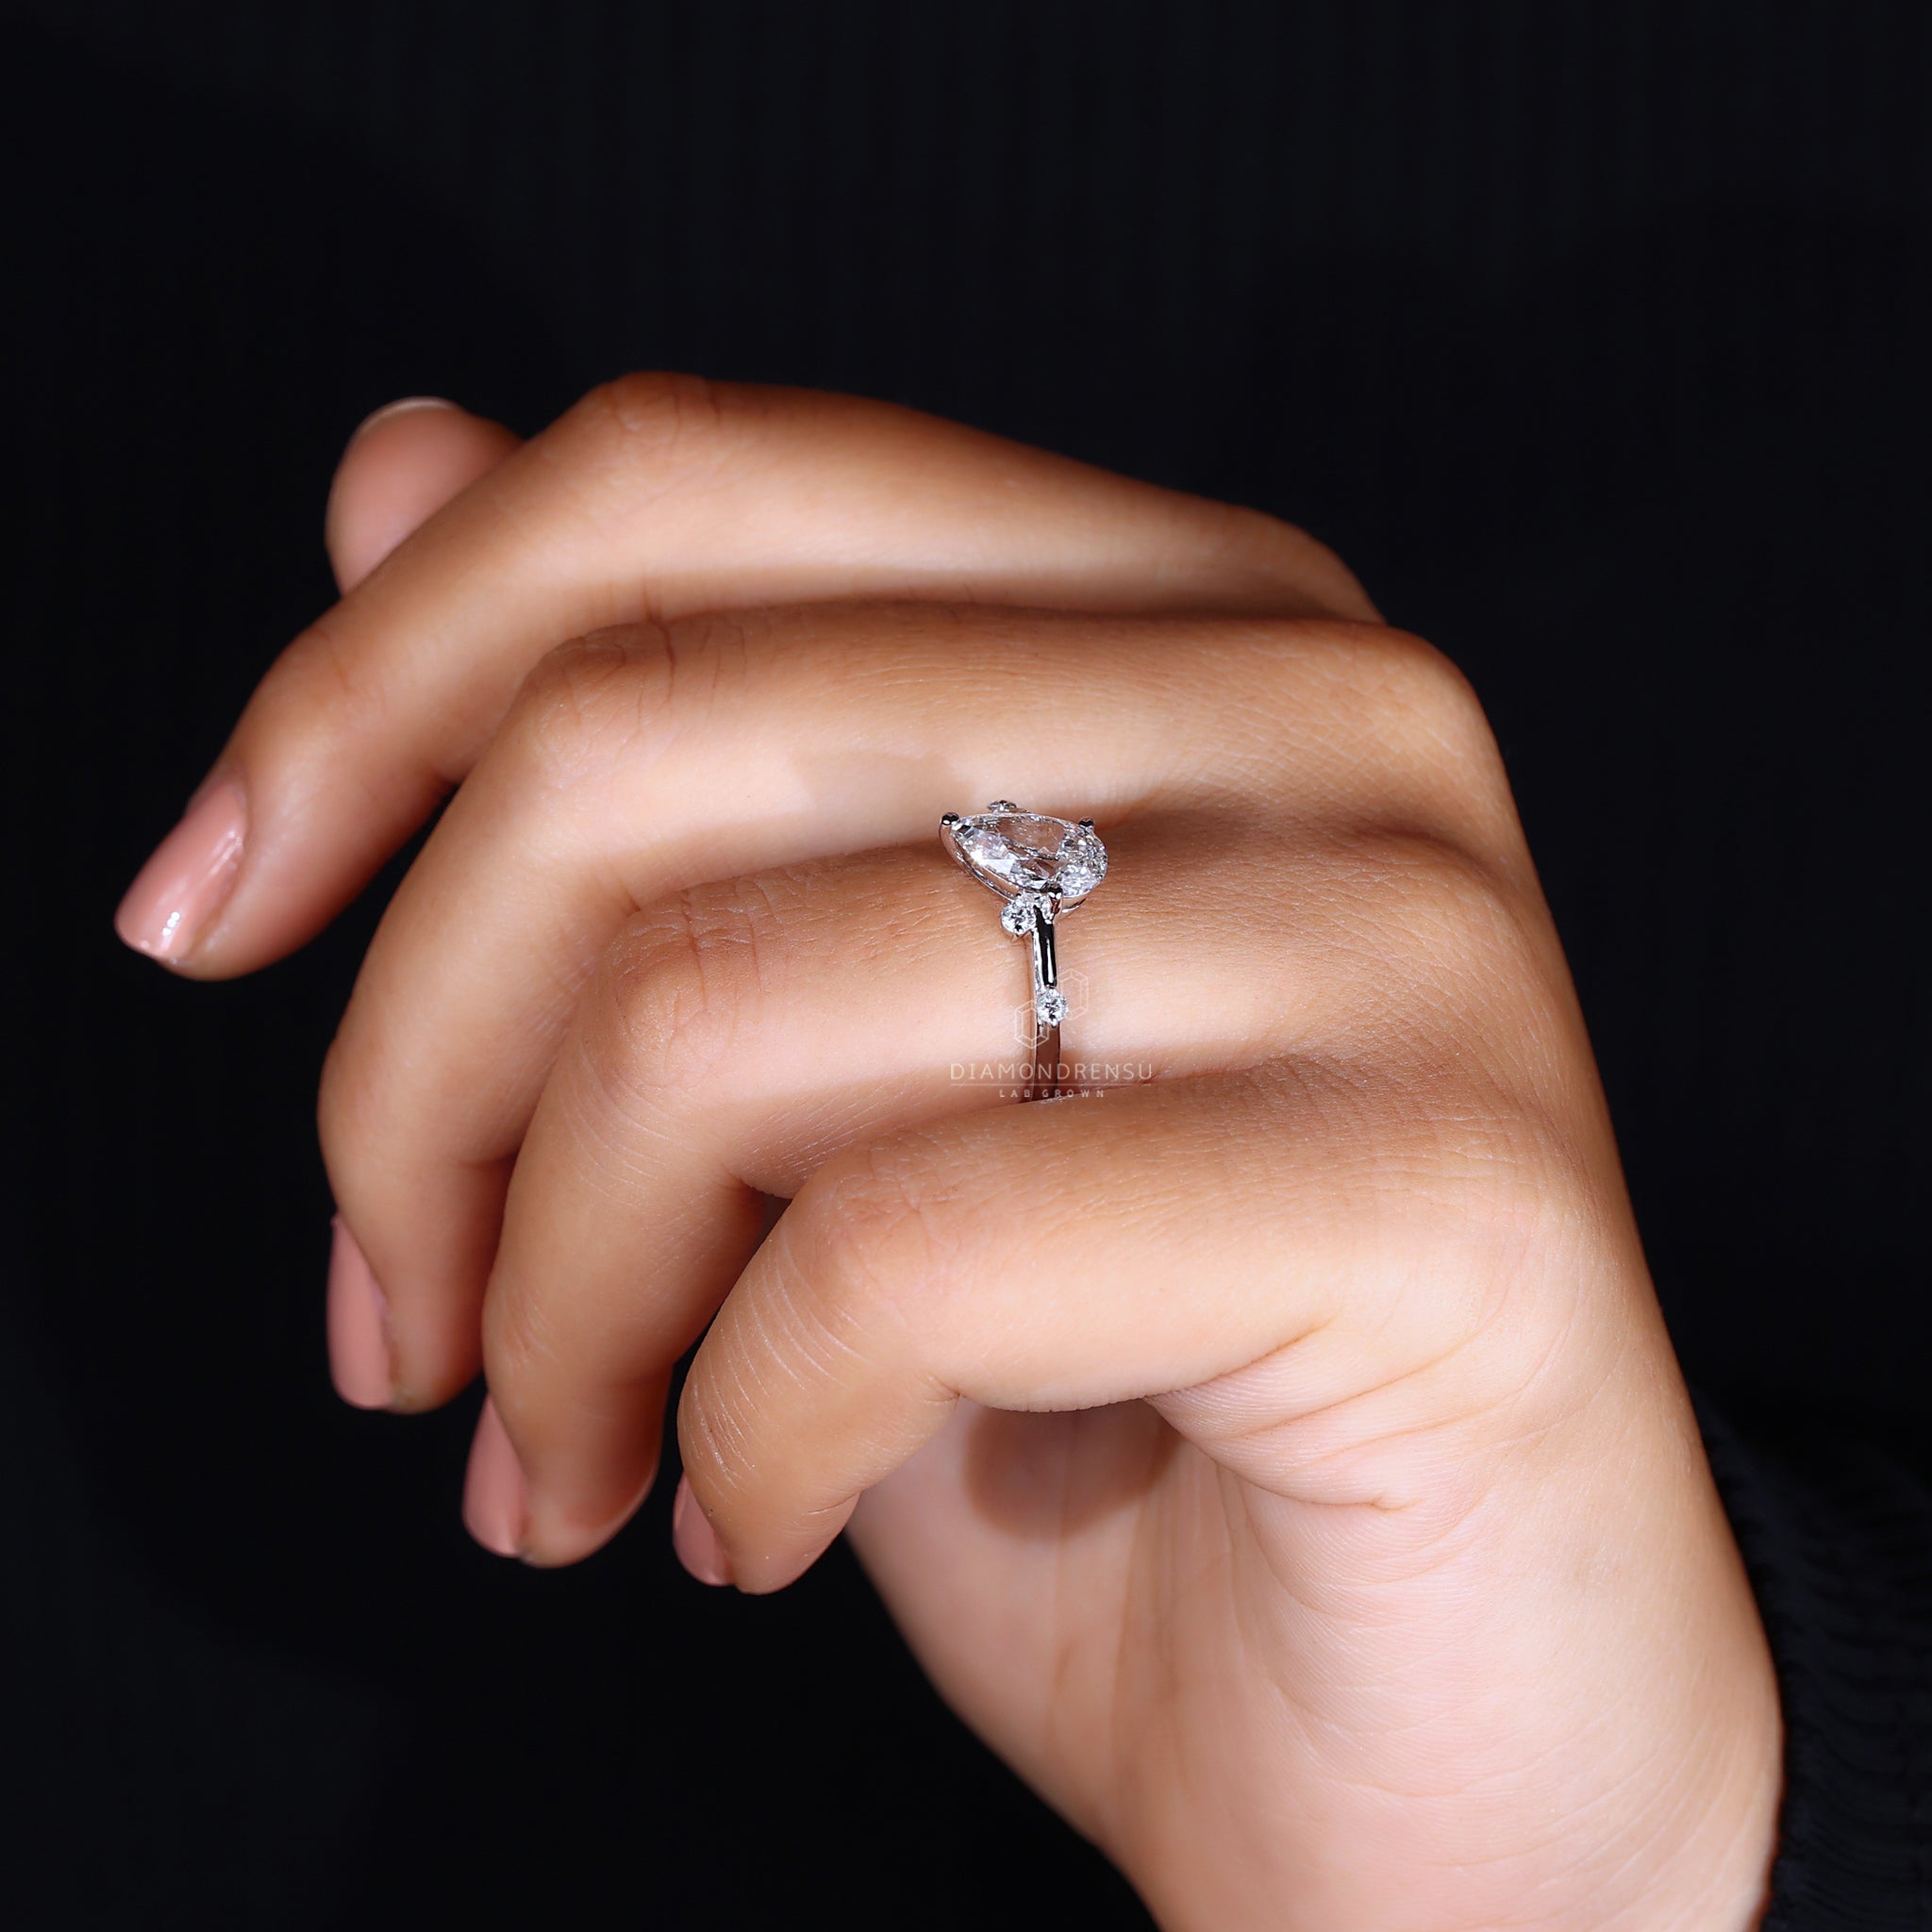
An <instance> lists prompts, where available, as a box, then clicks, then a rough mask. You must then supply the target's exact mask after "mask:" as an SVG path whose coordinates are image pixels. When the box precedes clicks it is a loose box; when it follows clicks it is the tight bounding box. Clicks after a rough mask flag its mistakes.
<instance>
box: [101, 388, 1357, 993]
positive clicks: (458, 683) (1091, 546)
mask: <svg viewBox="0 0 1932 1932" xmlns="http://www.w3.org/2000/svg"><path fill="white" fill-rule="evenodd" d="M888 595H890V596H900V597H905V596H914V597H917V596H944V597H954V598H959V597H965V598H979V599H983V600H988V601H995V602H1012V603H1025V604H1031V605H1038V606H1046V607H1052V606H1060V607H1073V608H1086V609H1091V610H1126V609H1135V610H1144V611H1183V610H1203V611H1216V612H1223V613H1241V612H1262V611H1265V612H1269V613H1273V614H1295V613H1297V612H1307V613H1331V614H1339V615H1344V616H1349V617H1372V616H1373V615H1374V611H1373V608H1372V607H1371V606H1370V605H1369V603H1368V600H1367V598H1366V597H1365V596H1364V595H1363V593H1362V591H1361V590H1360V587H1359V586H1358V585H1357V583H1356V582H1355V579H1354V578H1353V577H1352V576H1351V575H1349V573H1348V572H1347V571H1346V569H1345V568H1344V567H1343V566H1342V565H1341V563H1340V562H1339V561H1338V560H1337V559H1336V558H1334V557H1333V555H1332V554H1331V553H1330V552H1328V551H1327V550H1326V549H1325V548H1324V546H1323V545H1322V544H1320V543H1318V542H1317V541H1315V540H1314V539H1312V538H1310V537H1308V536H1307V535H1306V534H1304V533H1303V532H1301V531H1299V530H1297V529H1294V528H1293V527H1292V526H1291V525H1286V524H1283V523H1279V522H1277V521H1276V520H1275V519H1274V518H1272V517H1267V516H1264V515H1262V514H1260V513H1259V512H1257V511H1253V510H1245V509H1240V508H1233V507H1231V506H1228V505H1224V504H1217V503H1210V502H1208V501H1207V500H1206V499H1203V498H1198V497H1190V496H1184V495H1180V494H1177V493H1175V492H1174V491H1166V490H1161V489H1158V488H1156V487H1154V486H1152V485H1150V484H1144V483H1138V482H1134V481H1132V480H1130V479H1127V478H1124V477H1121V476H1116V475H1109V474H1108V473H1107V472H1104V471H1100V470H1095V469H1091V468H1090V467H1088V466H1087V465H1085V464H1082V463H1078V462H1074V461H1073V460H1071V459H1070V458H1064V457H1058V456H1053V455H1050V454H1048V453H1045V452H1042V451H1039V450H1033V449H1027V448H1025V447H1024V446H1022V445H1020V444H1016V443H1011V442H1008V441H1004V440H1002V439H1000V438H998V437H993V436H989V435H986V434H984V433H982V432H980V431H977V430H973V429H968V428H965V427H963V426H961V425H957V424H950V423H944V422H941V421H940V420H938V419H937V418H933V417H929V416H924V415H922V414H919V413H918V412H916V411H914V410H909V409H904V408H895V407H893V406H891V405H888V404H883V403H875V402H868V401H863V400H860V399H857V398H853V397H846V396H835V395H824V394H817V393H813V392H809V391H789V390H777V389H765V388H758V387H753V386H747V385H738V384H716V383H708V382H705V381H703V380H701V379H699V378H697V377H693V376H680V375H632V376H625V377H623V378H620V379H619V380H618V381H616V382H612V383H609V384H607V385H606V386H604V387H603V388H601V389H598V390H595V391H592V392H591V394H590V395H589V396H587V397H586V398H585V399H584V400H583V401H582V402H581V403H579V404H577V405H576V407H575V408H573V409H571V410H570V411H568V412H567V413H566V414H565V415H564V416H562V417H561V418H559V420H558V422H557V423H556V424H554V425H552V426H551V427H550V428H549V429H547V430H545V431H544V432H543V433H542V434H541V436H538V437H537V438H535V439H533V440H532V441H530V442H529V443H526V444H525V446H524V447H523V448H522V449H521V450H518V451H517V452H516V453H515V454H514V455H512V456H510V457H509V458H508V459H507V460H506V461H504V462H503V463H502V464H501V465H500V466H498V467H497V468H495V469H493V470H491V471H490V473H489V474H488V475H483V476H481V477H480V478H479V479H478V480H477V481H476V482H475V483H473V484H472V485H471V486H470V488H468V489H467V490H465V491H463V492H462V493H461V494H460V495H458V497H457V498H456V499H455V501H454V502H452V503H450V504H449V505H447V506H446V507H445V508H443V509H441V511H439V512H438V513H437V514H436V515H435V516H433V517H431V518H430V519H429V521H428V522H427V523H426V524H425V525H424V526H423V527H422V528H421V529H419V530H418V531H416V533H415V534H414V535H413V536H411V537H410V538H409V539H408V541H405V542H404V543H402V544H401V545H400V547H398V548H397V549H396V550H395V551H394V552H393V553H392V554H391V556H389V557H388V558H385V559H384V560H383V562H382V563H381V565H380V566H379V567H378V568H377V569H375V571H374V572H373V573H372V574H371V575H369V576H368V577H367V578H366V579H365V580H363V581H362V582H361V583H359V584H358V585H357V586H356V588H355V589H354V590H352V591H350V592H349V593H348V594H347V595H346V596H344V598H343V599H342V601H341V603H339V604H338V605H336V606H335V608H333V609H331V610H330V611H328V612H327V613H326V614H325V616H324V617H322V618H321V619H319V620H318V621H317V622H316V623H315V624H313V625H310V626H309V628H308V630H306V631H305V632H303V634H302V635H301V636H300V637H298V638H297V639H296V640H295V641H293V642H292V643H291V645H290V646H289V647H288V648H287V650H285V651H284V652H283V653H282V655H281V657H280V658H278V659H277V660H276V662H275V665H274V666H273V667H272V668H271V670H270V671H269V673H268V675H267V676H266V677H264V678H263V680H262V682H261V684H260V685H259V686H258V689H257V691H256V692H255V694H254V696H253V697H252V698H251V699H250V701H249V703H248V706H247V708H245V709H244V711H243V712H242V718H241V721H240V722H239V723H238V724H237V725H236V727H235V731H234V733H233V735H232V736H231V738H230V739H229V741H228V743H227V746H226V747H225V750H224V751H223V753H222V756H221V758H219V760H218V761H217V763H216V767H215V770H214V772H213V773H212V774H210V776H209V778H208V781H207V782H206V783H205V784H204V786H203V787H202V790H201V791H200V792H198V793H197V794H196V802H195V805H194V808H193V810H192V813H191V818H190V820H188V821H184V824H183V826H182V828H181V829H180V830H179V831H177V833H176V834H175V836H174V839H173V841H171V844H174V845H178V846H181V847H183V849H182V850H181V851H180V852H179V853H178V854H177V855H176V856H177V857H178V858H180V860H181V863H182V866H183V870H184V876H188V877H192V879H194V880H195V881H196V882H197V884H196V890H195V891H194V893H193V895H192V905H190V904H187V903H185V902H184V905H183V906H182V907H180V908H170V907H168V906H165V905H160V904H157V906H156V907H155V908H153V913H154V918H155V921H156V923H157V924H158V925H160V926H162V927H164V928H165V930H166V933H167V943H166V945H165V946H156V945H149V946H146V947H144V949H145V950H149V951H152V952H156V953H157V954H158V955H160V956H162V957H164V958H165V962H166V963H167V964H169V965H170V966H173V967H175V969H176V970H178V971H181V972H184V973H187V974H192V975H194V976H197V977H206V978H225V977H227V976H230V975H232V974H239V973H246V972H250V971H253V970H254V969H256V968H257V967H259V966H263V965H266V964H268V963H269V962H270V961H272V960H274V959H275V958H279V957H281V956H282V955H283V954H285V953H288V952H290V951H291V950H292V949H293V948H295V947H296V946H298V945H300V944H302V943H303V942H304V941H307V940H308V939H309V938H311V937H312V936H313V935H314V934H315V933H316V932H317V931H318V930H320V929H321V927H322V926H323V925H325V924H326V923H327V922H328V921H329V919H331V918H332V917H333V916H334V915H335V913H336V912H337V911H339V910H340V909H341V907H342V906H343V905H345V904H346V903H347V902H348V901H349V900H350V899H351V898H353V897H354V896H355V894H356V893H357V892H358V891H360V889H361V888H362V886H363V885H364V884H365V883H366V882H367V881H368V879H369V878H370V876H371V875H372V874H374V872H375V869H376V868H377V867H378V866H379V865H380V864H381V863H382V862H383V861H384V859H386V858H388V857H389V856H390V855H391V853H393V852H394V851H395V850H396V849H397V847H398V846H400V845H401V844H402V842H403V841H405V840H406V839H408V837H409V835H410V834H411V833H412V832H414V831H415V830H416V829H417V827H418V826H420V825H421V824H422V823H423V822H424V820H425V818H427V816H428V815H429V813H430V812H431V811H433V810H434V809H435V808H436V806H437V805H438V803H439V802H440V801H441V799H442V797H443V796H445V795H446V794H447V792H448V791H450V790H451V789H452V788H453V787H454V786H455V785H456V784H458V782H459V781H460V780H461V779H462V777H463V776H464V774H466V773H467V772H468V771H469V769H470V767H471V766H472V764H473V763H474V762H475V758H476V757H477V755H478V754H479V752H480V751H481V749H482V747H483V746H484V744H486V743H487V742H488V741H489V739H490V737H491V732H492V731H493V730H494V728H495V726H496V724H497V723H498V721H499V720H500V719H501V718H502V716H503V714H504V712H505V710H506V709H507V708H508V704H509V702H510V699H511V697H512V696H513V694H514V692H515V691H516V688H517V686H518V683H519V682H520V680H521V679H522V677H523V675H524V674H525V671H526V670H527V669H528V668H529V667H530V665H531V664H532V663H534V662H535V661H536V660H537V658H540V657H541V655H542V654H543V653H544V652H545V651H546V650H547V649H548V648H549V647H550V646H552V645H554V644H556V643H557V642H558V641H560V640H562V639H564V638H567V637H570V636H573V635H575V634H577V633H580V632H582V631H585V630H589V629H594V628H597V627H600V626H604V625H612V624H617V623H622V622H628V621H640V620H645V619H656V618H666V617H675V616H677V615H680V614H682V613H685V612H689V611H692V610H698V609H708V608H709V609H723V608H744V607H747V606H755V605H763V604H772V603H779V602H789V603H798V602H811V601H815V600H818V599H822V598H834V597H853V596H858V597H874V596H888ZM202 845H206V846H207V847H208V850H207V852H205V853H204V852H202V851H201V849H200V848H201V846H202ZM187 846H193V847H194V848H195V849H194V850H193V851H188V850H186V847H187ZM134 942H135V943H137V944H140V943H142V941H141V939H140V938H139V936H136V938H135V941H134Z"/></svg>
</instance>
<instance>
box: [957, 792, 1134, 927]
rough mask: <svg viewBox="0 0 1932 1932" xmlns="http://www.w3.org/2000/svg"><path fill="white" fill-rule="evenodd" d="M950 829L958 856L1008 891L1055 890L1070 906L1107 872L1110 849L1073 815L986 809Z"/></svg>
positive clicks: (992, 882) (991, 883)
mask: <svg viewBox="0 0 1932 1932" xmlns="http://www.w3.org/2000/svg"><path fill="white" fill-rule="evenodd" d="M951 830H952V834H953V842H954V843H955V844H956V845H957V846H958V850H959V857H960V858H963V859H964V860H965V861H966V863H967V865H969V866H970V867H971V868H972V869H973V871H974V872H975V873H977V874H979V876H980V877H981V878H983V879H985V880H986V881H987V882H988V883H989V884H990V885H993V886H997V887H998V888H1000V889H1001V890H1002V891H1008V892H1052V893H1055V894H1057V895H1058V898H1059V900H1060V902H1061V904H1062V905H1063V906H1068V905H1072V904H1074V902H1075V901H1077V900H1080V899H1084V898H1085V897H1086V896H1087V894H1088V893H1089V892H1091V891H1092V890H1093V889H1094V887H1095V886H1097V885H1098V884H1099V883H1100V882H1101V880H1102V879H1104V878H1105V877H1106V876H1107V847H1106V846H1105V845H1103V844H1102V843H1101V842H1100V841H1099V840H1098V839H1097V838H1095V837H1094V834H1093V828H1092V826H1091V825H1084V824H1082V825H1076V824H1074V823H1073V822H1072V820H1070V819H1050V818H1046V817H1044V816H1042V815H1041V813H1039V812H1035V811H983V812H975V813H974V814H973V816H972V817H970V818H962V819H959V820H957V821H955V822H954V824H953V825H952V826H951Z"/></svg>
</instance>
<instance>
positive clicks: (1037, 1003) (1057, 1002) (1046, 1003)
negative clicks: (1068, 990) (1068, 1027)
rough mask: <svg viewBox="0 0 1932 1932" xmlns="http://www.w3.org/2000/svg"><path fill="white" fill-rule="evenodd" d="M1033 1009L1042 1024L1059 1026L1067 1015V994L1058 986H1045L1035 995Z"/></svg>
mask: <svg viewBox="0 0 1932 1932" xmlns="http://www.w3.org/2000/svg"><path fill="white" fill-rule="evenodd" d="M1033 1010H1034V1011H1035V1012H1036V1013H1038V1014H1039V1015H1040V1024H1041V1025H1042V1026H1058V1024H1060V1022H1061V1021H1062V1020H1064V1019H1065V1018H1066V1017H1067V996H1066V994H1065V993H1063V992H1061V991H1060V990H1059V989H1058V987H1053V986H1049V987H1044V988H1042V989H1041V991H1040V992H1039V993H1037V994H1036V995H1035V996H1034V1001H1033Z"/></svg>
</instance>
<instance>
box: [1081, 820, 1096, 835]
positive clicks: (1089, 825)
mask: <svg viewBox="0 0 1932 1932" xmlns="http://www.w3.org/2000/svg"><path fill="white" fill-rule="evenodd" d="M1080 829H1081V830H1082V831H1083V832H1091V830H1092V829H1093V821H1092V820H1091V819H1082V820H1081V821H1080Z"/></svg>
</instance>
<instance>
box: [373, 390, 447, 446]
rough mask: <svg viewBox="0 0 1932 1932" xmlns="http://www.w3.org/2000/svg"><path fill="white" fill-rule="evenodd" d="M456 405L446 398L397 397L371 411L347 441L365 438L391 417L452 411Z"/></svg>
mask: <svg viewBox="0 0 1932 1932" xmlns="http://www.w3.org/2000/svg"><path fill="white" fill-rule="evenodd" d="M454 408H457V405H456V404H455V403H453V402H451V401H450V400H449V398H448V397H447V396H398V397H397V398H396V399H395V401H394V402H392V403H385V404H383V406H382V408H379V409H372V410H371V411H370V412H369V414H368V415H366V416H365V417H363V419H362V420H361V422H359V423H358V424H357V425H356V426H355V428H354V429H352V430H351V431H350V432H349V441H351V442H354V441H356V439H357V438H358V436H366V435H367V434H368V433H369V431H370V430H372V429H374V428H375V425H377V424H378V423H386V422H388V421H389V419H390V418H391V416H407V415H408V413H409V411H410V410H412V409H454Z"/></svg>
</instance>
